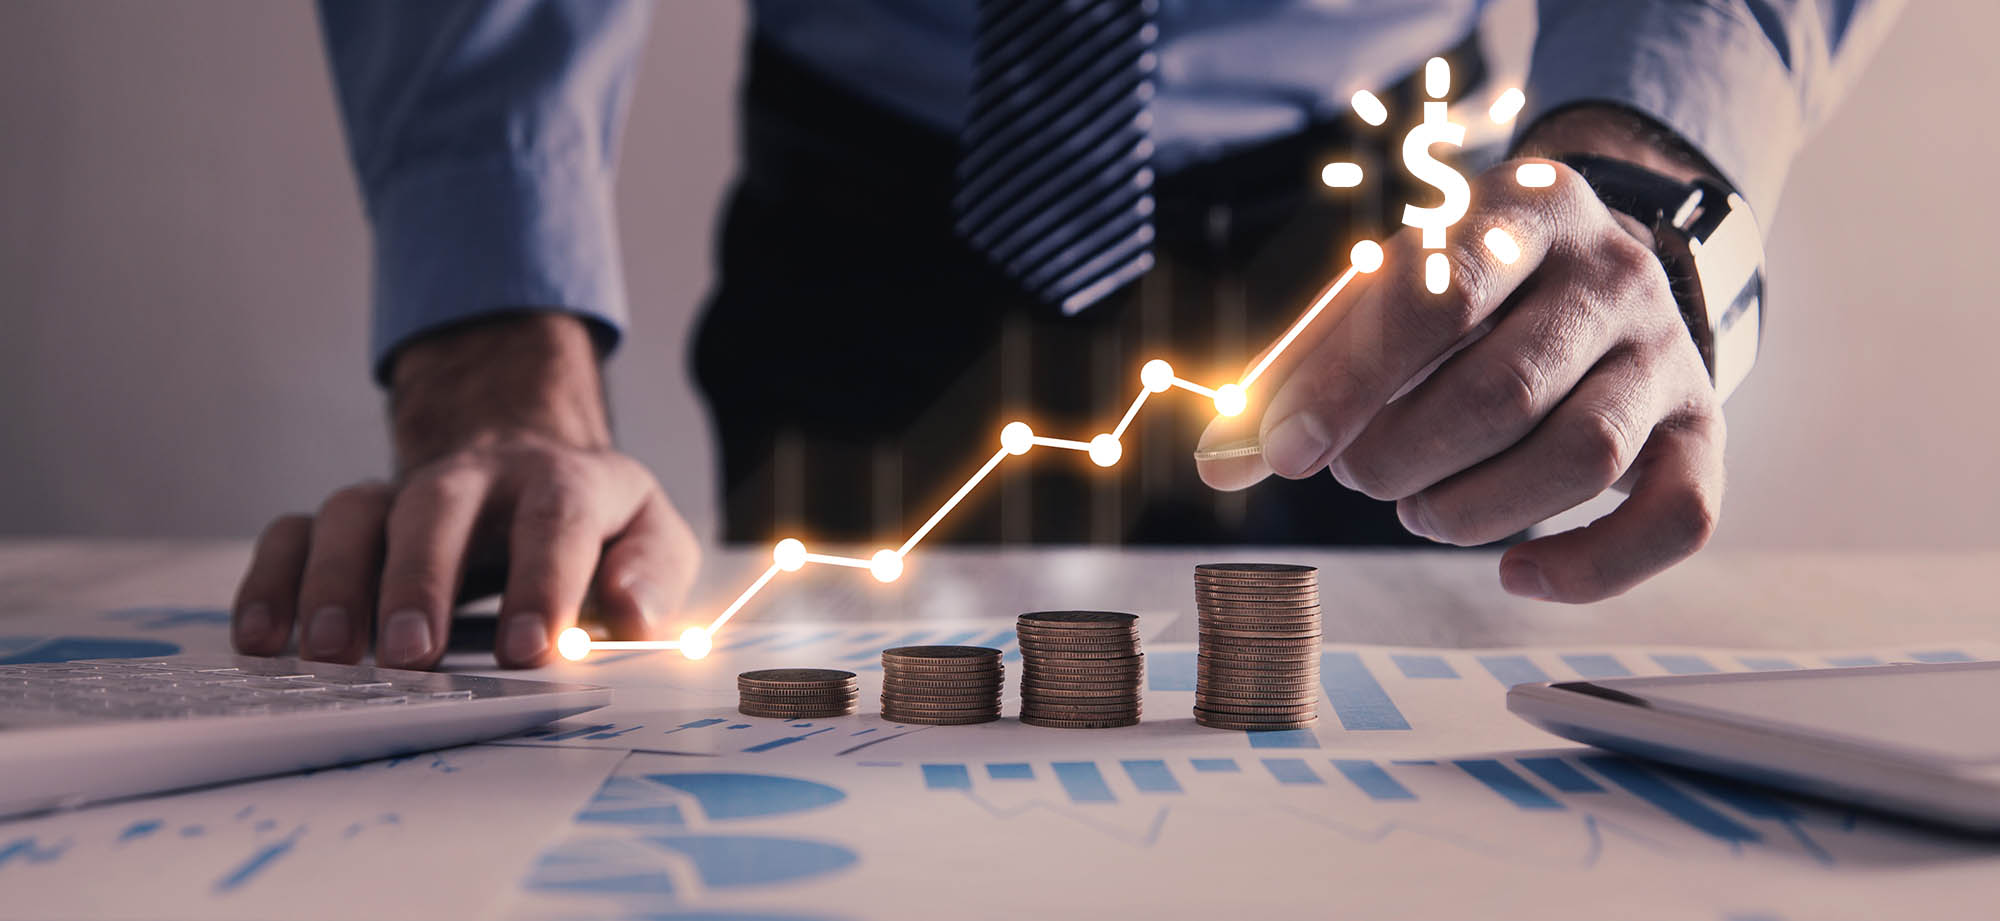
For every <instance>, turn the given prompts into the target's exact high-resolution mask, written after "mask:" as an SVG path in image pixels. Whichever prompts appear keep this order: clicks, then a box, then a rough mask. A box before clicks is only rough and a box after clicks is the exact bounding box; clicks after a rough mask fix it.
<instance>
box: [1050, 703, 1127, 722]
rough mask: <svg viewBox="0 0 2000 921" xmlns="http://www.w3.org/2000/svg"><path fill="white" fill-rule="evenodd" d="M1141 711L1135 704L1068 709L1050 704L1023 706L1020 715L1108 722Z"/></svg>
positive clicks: (1067, 707)
mask: <svg viewBox="0 0 2000 921" xmlns="http://www.w3.org/2000/svg"><path fill="white" fill-rule="evenodd" d="M1141 712H1142V709H1141V708H1140V707H1139V706H1138V705H1137V704H1123V705H1119V706H1115V707H1069V706H1057V705H1050V704H1046V703H1043V704H1035V705H1034V706H1023V707H1022V708H1021V713H1023V714H1024V715H1027V716H1039V717H1045V718H1054V719H1059V720H1108V719H1114V718H1116V717H1121V716H1138V715H1140V713H1141Z"/></svg>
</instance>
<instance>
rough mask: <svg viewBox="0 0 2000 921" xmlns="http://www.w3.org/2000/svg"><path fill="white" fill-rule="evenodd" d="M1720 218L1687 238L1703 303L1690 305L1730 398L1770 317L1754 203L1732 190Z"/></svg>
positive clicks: (1706, 354)
mask: <svg viewBox="0 0 2000 921" xmlns="http://www.w3.org/2000/svg"><path fill="white" fill-rule="evenodd" d="M1718 204H1722V206H1723V207H1726V208H1727V211H1726V213H1725V214H1724V215H1723V216H1722V219H1721V220H1720V221H1719V222H1714V221H1703V222H1699V223H1698V227H1699V224H1700V223H1705V224H1709V225H1710V226H1712V227H1713V229H1712V230H1711V231H1710V232H1709V233H1707V234H1706V235H1704V236H1703V237H1702V238H1699V239H1697V238H1693V237H1689V238H1687V243H1686V251H1687V253H1688V256H1689V258H1690V260H1691V263H1692V266H1693V269H1694V275H1695V284H1694V285H1693V286H1692V287H1693V288H1694V289H1695V290H1697V291H1699V297H1700V298H1701V301H1700V303H1699V304H1687V305H1685V307H1686V308H1690V309H1689V311H1688V312H1690V313H1698V314H1699V315H1700V316H1701V317H1702V319H1703V320H1704V321H1705V323H1704V325H1705V326H1706V327H1707V330H1706V332H1707V334H1708V335H1707V340H1708V341H1707V342H1705V343H1703V346H1704V348H1703V355H1702V357H1703V358H1705V359H1708V361H1709V372H1710V376H1711V377H1712V378H1713V379H1714V381H1715V389H1716V392H1717V393H1718V394H1720V395H1721V396H1723V397H1724V398H1727V397H1728V395H1729V394H1730V393H1731V392H1733V391H1734V390H1735V389H1736V385H1737V384H1739V383H1741V382H1742V381H1743V378H1744V376H1745V375H1748V374H1749V373H1750V366H1751V365H1752V364H1754V363H1755V362H1756V360H1757V346H1758V341H1759V339H1760V338H1761V334H1762V327H1763V322H1764V238H1763V233H1762V232H1761V231H1760V230H1759V229H1758V227H1757V221H1756V219H1755V218H1753V217H1751V216H1750V208H1749V206H1748V205H1747V204H1745V203H1744V201H1743V199H1742V198H1741V197H1738V196H1736V195H1733V194H1732V195H1729V196H1728V197H1727V198H1726V199H1724V200H1723V202H1719V203H1718Z"/></svg>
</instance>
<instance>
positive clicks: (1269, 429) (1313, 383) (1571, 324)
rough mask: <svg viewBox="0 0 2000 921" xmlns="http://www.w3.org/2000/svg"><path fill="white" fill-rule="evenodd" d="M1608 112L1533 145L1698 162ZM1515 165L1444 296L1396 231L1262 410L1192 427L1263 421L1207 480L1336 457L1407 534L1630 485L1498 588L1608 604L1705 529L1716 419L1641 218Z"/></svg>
mask: <svg viewBox="0 0 2000 921" xmlns="http://www.w3.org/2000/svg"><path fill="white" fill-rule="evenodd" d="M1579 117H1580V118H1581V120H1579ZM1616 117H1617V116H1616V115H1615V114H1611V115H1610V116H1609V119H1608V120H1598V121H1594V120H1593V116H1592V113H1590V112H1588V111H1586V112H1581V113H1577V114H1576V116H1573V117H1571V118H1569V119H1566V120H1561V121H1558V122H1556V123H1555V124H1552V125H1547V126H1544V128H1545V129H1546V130H1544V131H1542V133H1541V138H1540V139H1539V142H1538V140H1537V139H1536V138H1535V137H1533V136H1531V138H1530V140H1529V141H1528V143H1527V144H1526V145H1525V146H1526V148H1527V149H1530V150H1546V151H1548V152H1564V151H1586V150H1588V151H1591V152H1600V153H1610V154H1612V155H1622V156H1625V157H1626V158H1627V159H1632V160H1636V161H1638V162H1641V163H1642V164H1643V165H1647V166H1650V167H1653V168H1655V169H1661V170H1662V171H1669V172H1679V173H1681V174H1683V175H1692V172H1691V171H1690V167H1688V165H1687V164H1686V163H1685V162H1675V161H1672V160H1671V159H1670V158H1663V157H1661V156H1660V155H1659V153H1658V151H1655V150H1650V149H1648V148H1646V147H1645V146H1644V144H1643V143H1642V142H1641V134H1640V133H1639V132H1635V131H1633V130H1631V126H1630V124H1629V123H1625V124H1621V123H1619V122H1617V121H1616V120H1615V119H1616ZM1520 162H1522V161H1513V162H1508V163H1503V164H1501V165H1500V166H1497V167H1495V168H1494V169H1492V170H1490V171H1488V172H1487V173H1486V174H1484V175H1482V176H1480V177H1478V178H1477V179H1475V180H1473V182H1472V208H1471V211H1470V213H1468V214H1467V215H1466V217H1465V218H1464V219H1463V220H1462V221H1460V222H1459V223H1458V224H1457V225H1455V226H1453V227H1452V228H1451V230H1450V234H1449V238H1448V239H1449V245H1448V247H1447V249H1446V250H1445V254H1446V255H1447V256H1448V257H1449V258H1450V260H1451V286H1450V288H1449V289H1448V290H1447V291H1446V292H1445V293H1443V294H1432V293H1430V292H1429V291H1428V290H1426V288H1425V286H1424V281H1423V275H1424V273H1423V270H1422V269H1423V266H1422V263H1423V259H1424V256H1425V255H1426V254H1425V252H1424V251H1422V250H1421V249H1420V248H1419V244H1418V238H1417V235H1416V234H1415V233H1414V231H1411V232H1405V233H1402V234H1399V235H1398V236H1396V237H1395V238H1394V239H1393V240H1391V241H1389V242H1388V244H1387V245H1386V246H1385V247H1384V248H1385V250H1386V251H1387V259H1386V261H1385V263H1384V265H1383V266H1382V268H1381V269H1380V270H1379V271H1378V272H1376V273H1374V274H1373V275H1372V276H1362V277H1360V278H1359V279H1358V280H1357V282H1356V283H1355V284H1354V285H1353V286H1352V287H1351V288H1350V290H1349V291H1348V292H1346V293H1344V294H1343V295H1342V298H1341V300H1342V301H1344V303H1340V302H1336V304H1335V305H1333V306H1332V307H1331V308H1329V311H1328V313H1327V315H1326V316H1325V319H1323V320H1322V321H1321V323H1320V324H1319V325H1318V327H1317V328H1308V331H1307V332H1306V334H1305V336H1304V337H1302V338H1301V339H1300V341H1298V342H1296V343H1294V344H1293V345H1292V346H1291V347H1290V348H1289V349H1288V350H1287V351H1286V352H1285V353H1284V354H1283V355H1282V356H1281V357H1280V359H1279V360H1278V361H1277V362H1276V363H1275V364H1274V365H1273V366H1272V368H1271V369H1270V370H1269V371H1267V372H1266V374H1267V376H1266V377H1265V378H1263V380H1262V381H1260V385H1259V387H1257V388H1256V390H1255V392H1253V400H1258V401H1257V402H1253V403H1252V405H1251V407H1250V408H1249V409H1248V410H1247V411H1246V412H1245V413H1244V414H1243V415H1242V416H1239V417H1237V418H1235V419H1218V420H1217V421H1216V422H1215V424H1213V425H1211V426H1210V428H1209V431H1208V432H1207V433H1206V434H1205V435H1204V436H1203V439H1202V441H1203V445H1204V446H1212V445H1216V444H1220V443H1223V442H1226V441H1230V440H1235V439H1240V438H1244V437H1247V436H1249V435H1251V434H1255V435H1257V436H1258V437H1259V439H1260V441H1261V444H1262V447H1263V454H1262V456H1261V457H1250V458H1244V459H1240V460H1234V461H1220V462H1209V463H1204V464H1203V465H1202V466H1201V474H1202V477H1203V479H1204V480H1205V481H1207V482H1208V483H1209V484H1210V485H1212V486H1216V487H1218V488H1223V489H1237V488H1242V487H1244V486H1248V485H1250V484H1251V483H1254V482H1256V481H1258V480H1260V479H1262V478H1263V477H1265V476H1267V475H1269V474H1270V473H1273V472H1275V473H1277V474H1278V475H1280V476H1285V477H1291V478H1300V477H1307V476H1312V475H1314V474H1316V473H1319V472H1321V471H1324V470H1329V469H1330V470H1331V471H1332V475H1333V476H1334V478H1335V479H1337V480H1339V481H1340V482H1341V483H1342V484H1344V485H1346V486H1348V487H1350V488H1352V489H1356V490H1359V491H1361V492H1363V493H1365V494H1367V495H1369V496H1372V497H1375V498H1378V499H1393V500H1395V501H1396V507H1397V513H1398V515H1399V516H1400V517H1401V519H1402V522H1403V525H1404V526H1405V527H1407V528H1408V529H1409V530H1410V531H1411V532H1412V533H1415V534H1418V535H1422V536H1424V537H1429V538H1431V539H1433V540H1437V541H1441V542H1444V543H1450V544H1461V545H1466V544H1481V543H1486V542H1489V541H1494V540H1498V539H1500V538H1503V537H1506V536H1508V535H1510V534H1514V533H1516V532H1518V531H1521V530H1523V529H1525V528H1527V527H1528V526H1530V525H1533V524H1535V523H1537V522H1539V521H1542V520H1543V519H1545V518H1548V517H1550V516H1552V515H1555V514H1557V513H1559V512H1562V511H1564V510H1567V509H1569V508H1572V507H1574V506H1576V505H1578V504H1580V503H1582V502H1584V501H1585V500H1588V499H1590V498H1591V497H1593V496H1596V495H1597V494H1598V493H1600V492H1602V491H1603V490H1604V489H1605V488H1607V487H1610V486H1613V485H1617V486H1619V487H1620V488H1623V489H1626V490H1628V491H1629V496H1628V497H1627V498H1626V499H1625V501H1624V503H1623V504H1622V505H1620V506H1619V507H1618V509H1617V510H1616V511H1614V512H1612V513H1611V514H1609V515H1607V516H1605V517H1604V518H1602V519H1599V520H1598V521H1596V522H1595V523H1593V524H1591V525H1589V526H1587V527H1584V528H1580V529H1577V530H1573V531H1569V532H1566V533H1562V534H1556V535H1552V536H1549V537H1544V538H1540V539H1538V540H1532V541H1528V542H1527V543H1524V544H1521V545H1520V546H1517V547H1514V548H1512V549H1510V550H1509V551H1508V552H1507V553H1506V555H1505V556H1504V557H1503V558H1502V560H1501V564H1500V581H1501V583H1502V585H1504V586H1505V587H1506V589H1507V590H1508V591H1510V592H1513V593H1515V594H1518V595H1525V596H1528V597H1532V598H1543V599H1549V600H1555V601H1568V602H1584V601H1593V600H1597V599H1600V598H1605V597H1608V596H1611V595H1616V594H1618V593H1620V592H1623V591H1625V590H1627V589H1629V588H1631V587H1632V586H1634V585H1637V584H1638V583H1639V582H1641V581H1643V580H1645V579H1647V578H1649V577H1650V576H1652V575H1654V574H1655V573H1658V572H1659V571H1661V570H1663V569H1665V568H1667V567H1668V566H1671V565H1673V564H1674V563H1676V562H1679V561H1680V560H1682V559H1684V558H1686V557H1687V556H1689V555H1690V554H1692V553H1694V552H1695V551H1696V550H1698V549H1700V548H1701V546H1702V545H1703V544H1704V543H1706V542H1707V540H1708V538H1709V535H1710V534H1711V533H1712V532H1713V531H1714V529H1715V525H1716V520H1717V516H1718V514H1719V512H1720V509H1721V502H1722V485H1723V468H1722V453H1723V420H1722V411H1721V408H1720V406H1719V405H1718V403H1717V401H1716V397H1715V392H1714V389H1713V387H1712V386H1711V385H1710V383H1709V379H1708V374H1707V371H1706V370H1705V369H1704V367H1703V365H1702V361H1701V356H1700V353H1699V352H1698V351H1697V350H1696V349H1695V346H1694V343H1693V341H1692V339H1691V338H1690V337H1689V335H1688V331H1687V328H1686V327H1685V326H1684V325H1683V323H1682V321H1681V318H1680V314H1679V311H1678V309H1677V307H1676V306H1675V301H1674V298H1673V295H1672V293H1671V292H1670V291H1669V289H1668V284H1667V278H1666V274H1665V272H1664V270H1663V269H1662V268H1661V266H1660V263H1659V261H1658V260H1657V259H1656V258H1655V257H1654V255H1653V252H1652V236H1651V231H1650V230H1649V229H1648V228H1645V227H1643V226H1641V225H1640V224H1639V223H1638V222H1637V221H1634V220H1632V219H1630V218H1628V217H1626V216H1624V215H1621V214H1616V213H1614V212H1612V211H1610V210H1608V209H1607V208H1606V207H1605V206H1604V205H1603V204H1602V203H1601V202H1599V200H1598V199H1597V197H1596V195H1594V194H1593V193H1592V192H1591V190H1590V187H1589V186H1588V185H1586V184H1585V183H1584V181H1583V179H1582V177H1580V176H1578V175H1577V174H1576V173H1575V172H1573V171H1571V170H1570V169H1568V168H1566V167H1563V166H1561V165H1557V166H1556V167H1555V169H1556V173H1557V181H1556V183H1555V185H1554V186H1553V187H1552V188H1539V189H1536V188H1522V187H1521V186H1520V185H1519V184H1517V183H1516V182H1515V179H1514V171H1515V167H1516V166H1518V165H1519V163H1520ZM1496 227H1497V228H1501V229H1503V230H1504V231H1506V233H1507V234H1508V235H1509V236H1511V237H1512V238H1513V239H1514V240H1515V241H1516V242H1517V243H1518V245H1519V248H1520V256H1519V258H1517V259H1515V260H1514V261H1513V262H1512V263H1511V264H1510V263H1508V262H1505V261H1503V260H1502V259H1500V258H1499V257H1498V256H1496V255H1495V254H1494V253H1493V252H1492V251H1490V250H1489V249H1488V247H1487V246H1486V245H1485V244H1484V242H1482V241H1483V238H1484V237H1485V235H1486V233H1487V231H1488V230H1489V229H1491V228H1496ZM1328 320H1330V321H1332V322H1327V321H1328ZM1482 331H1483V332H1484V335H1483V337H1480V335H1479V334H1480V333H1481V332H1482ZM1469 339H1476V341H1471V342H1470V344H1464V343H1466V342H1467V340H1469ZM1454 349H1458V351H1456V352H1455V353H1454ZM1440 360H1442V363H1441V364H1439V363H1438V362H1439V361H1440ZM1433 367H1435V370H1434V371H1433V370H1431V369H1432V368H1433ZM1427 372H1428V377H1426V376H1425V374H1426V373H1427ZM1405 391H1407V392H1405ZM1399 394H1400V396H1399Z"/></svg>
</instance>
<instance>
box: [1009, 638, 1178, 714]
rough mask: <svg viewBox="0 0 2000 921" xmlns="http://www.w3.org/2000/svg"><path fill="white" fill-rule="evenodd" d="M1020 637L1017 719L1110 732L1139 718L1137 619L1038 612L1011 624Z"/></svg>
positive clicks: (1141, 673)
mask: <svg viewBox="0 0 2000 921" xmlns="http://www.w3.org/2000/svg"><path fill="white" fill-rule="evenodd" d="M1014 629H1015V632H1016V634H1017V635H1018V636H1019V637H1020V640H1021V722H1023V723H1027V724H1028V725H1030V726H1052V727H1054V728H1057V729H1109V728H1112V727H1114V726H1131V725H1134V724H1136V723H1138V722H1139V682H1140V680H1141V678H1142V677H1143V676H1144V674H1145V661H1146V657H1145V656H1144V655H1142V654H1140V652H1139V618H1137V617H1135V616H1133V615H1131V614H1117V613H1113V612H1111V611H1042V612H1040V613H1036V614H1023V615H1021V617H1020V619H1019V620H1018V621H1016V622H1015V626H1014Z"/></svg>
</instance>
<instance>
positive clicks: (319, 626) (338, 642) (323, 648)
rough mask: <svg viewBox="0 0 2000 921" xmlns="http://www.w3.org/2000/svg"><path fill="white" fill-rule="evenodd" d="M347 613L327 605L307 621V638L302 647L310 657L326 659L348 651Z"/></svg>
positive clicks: (337, 607) (339, 608) (334, 606)
mask: <svg viewBox="0 0 2000 921" xmlns="http://www.w3.org/2000/svg"><path fill="white" fill-rule="evenodd" d="M347 637H348V633H347V611H346V610H345V609H343V608H341V607H339V606H336V605H327V606H326V607H323V608H320V609H319V610H317V611H314V612H313V613H312V617H311V618H309V619H307V620H306V638H305V642H304V643H301V644H300V645H302V646H304V647H305V654H306V655H307V656H308V657H317V658H325V657H327V656H337V655H340V654H341V653H343V652H346V651H347Z"/></svg>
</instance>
